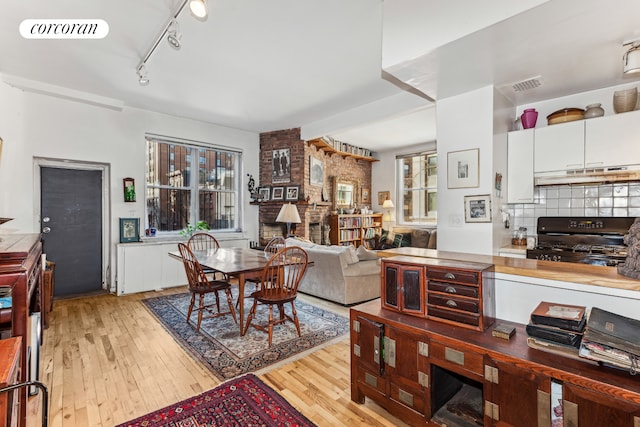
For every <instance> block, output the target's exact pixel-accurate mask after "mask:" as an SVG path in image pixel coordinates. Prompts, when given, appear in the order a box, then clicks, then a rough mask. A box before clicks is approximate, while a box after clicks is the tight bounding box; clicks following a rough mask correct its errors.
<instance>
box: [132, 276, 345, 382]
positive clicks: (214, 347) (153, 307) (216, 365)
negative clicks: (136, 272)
mask: <svg viewBox="0 0 640 427" xmlns="http://www.w3.org/2000/svg"><path fill="white" fill-rule="evenodd" d="M237 291H238V289H237V287H234V288H233V292H234V301H235V300H236V294H235V292H237ZM220 296H221V301H220V303H221V305H222V304H226V298H225V297H223V294H221V295H220ZM207 298H214V296H213V295H212V294H209V295H207ZM189 300H190V294H189V293H180V294H175V295H167V296H161V297H153V298H148V299H145V300H143V302H144V304H145V305H146V306H147V307H148V308H149V310H150V311H151V313H152V314H153V315H154V316H155V317H156V318H157V319H158V320H159V321H160V322H161V323H162V325H163V326H164V327H165V328H166V329H167V331H168V332H169V333H170V334H171V335H172V336H173V337H174V339H175V340H176V341H177V342H178V343H179V344H180V345H182V346H183V347H184V348H185V349H186V350H187V351H188V352H189V353H191V354H192V355H193V356H194V357H195V358H197V359H199V360H200V361H202V362H203V363H204V364H205V365H206V366H208V367H209V368H210V369H211V371H212V373H213V374H214V375H215V376H216V377H217V378H218V379H221V380H225V379H229V378H233V377H237V376H238V375H242V374H245V373H247V372H258V371H260V370H263V369H264V368H267V367H273V366H275V365H276V364H277V365H279V364H280V362H282V361H284V360H286V359H288V358H290V357H292V356H295V355H299V354H301V353H304V352H307V351H308V350H310V349H313V348H314V347H318V346H321V345H326V344H329V343H332V342H333V341H336V340H337V339H338V338H340V337H342V336H343V335H345V334H346V333H348V332H349V319H347V318H346V317H344V316H340V315H338V314H336V313H332V312H331V311H327V310H323V309H321V308H319V307H317V306H314V305H312V304H309V303H307V302H305V301H302V300H301V299H300V298H298V299H297V300H296V303H295V304H296V311H297V312H298V319H299V321H300V332H301V337H298V334H297V332H296V327H295V325H294V324H293V323H292V322H286V323H284V324H281V325H277V326H275V327H274V329H273V344H272V346H271V347H269V345H268V336H267V334H266V333H264V332H262V331H259V330H257V329H255V328H253V327H251V328H249V330H248V331H247V333H246V335H245V336H243V337H241V336H240V328H239V326H238V324H237V323H235V322H234V321H233V318H232V317H231V316H230V315H229V316H221V317H217V318H213V319H204V320H203V321H202V325H201V327H200V332H196V328H195V323H196V320H197V318H196V314H195V313H194V314H192V315H191V322H190V323H187V322H186V318H187V310H188V307H189ZM251 304H252V300H250V299H247V300H245V318H246V314H247V313H248V312H249V308H250V307H251ZM285 309H286V312H287V313H288V314H290V313H291V305H290V304H288V305H287V306H285ZM277 313H278V310H277V308H276V309H274V315H277ZM267 317H268V307H267V306H262V305H260V306H258V311H257V317H256V318H255V319H254V320H253V321H254V322H258V324H265V323H266V320H267Z"/></svg>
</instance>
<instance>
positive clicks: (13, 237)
mask: <svg viewBox="0 0 640 427" xmlns="http://www.w3.org/2000/svg"><path fill="white" fill-rule="evenodd" d="M0 239H1V240H0V287H10V288H11V298H12V307H11V335H12V336H13V337H18V336H19V337H22V344H21V351H20V366H21V370H20V375H19V381H20V382H25V381H29V379H30V372H29V366H30V364H29V363H28V362H29V360H28V358H29V346H30V344H31V331H30V329H31V328H30V327H29V326H30V325H29V314H30V313H29V312H30V308H31V307H35V306H36V305H37V304H36V301H34V300H33V299H34V298H36V297H39V298H42V299H44V293H43V292H39V291H38V290H39V287H40V286H41V283H42V280H43V269H42V242H41V240H40V235H39V234H35V233H34V234H2V235H0ZM39 305H40V307H44V301H43V300H42V301H39ZM38 353H39V352H38V351H34V354H38ZM17 393H18V401H19V405H20V407H19V416H18V419H19V425H20V426H21V427H24V426H25V425H26V416H27V388H26V387H25V388H21V389H19V390H18V392H17Z"/></svg>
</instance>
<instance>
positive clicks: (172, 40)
mask: <svg viewBox="0 0 640 427" xmlns="http://www.w3.org/2000/svg"><path fill="white" fill-rule="evenodd" d="M181 38H182V34H181V33H180V25H179V24H178V21H176V20H175V19H172V20H171V24H169V29H168V31H167V41H168V42H169V46H171V47H172V48H174V49H175V50H180V46H181V45H180V39H181Z"/></svg>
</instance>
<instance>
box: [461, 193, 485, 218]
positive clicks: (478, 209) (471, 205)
mask: <svg viewBox="0 0 640 427" xmlns="http://www.w3.org/2000/svg"><path fill="white" fill-rule="evenodd" d="M464 221H465V222H491V195H490V194H483V195H481V196H464Z"/></svg>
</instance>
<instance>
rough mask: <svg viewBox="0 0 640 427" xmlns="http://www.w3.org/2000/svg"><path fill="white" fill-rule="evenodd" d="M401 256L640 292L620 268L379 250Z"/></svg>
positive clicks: (417, 250)
mask: <svg viewBox="0 0 640 427" xmlns="http://www.w3.org/2000/svg"><path fill="white" fill-rule="evenodd" d="M399 255H406V256H417V257H426V258H439V259H450V260H457V261H468V262H481V263H486V264H493V265H494V266H495V271H496V273H503V274H513V275H517V276H525V277H535V278H539V279H547V280H557V281H562V282H574V283H581V284H585V285H592V286H602V287H609V288H616V289H624V290H629V291H640V281H639V280H635V279H632V278H629V277H626V276H623V275H621V274H618V270H617V269H616V267H603V266H594V265H589V264H579V263H569V262H554V261H542V260H536V259H527V258H510V257H501V256H492V255H478V254H469V253H462V252H448V251H440V250H435V249H421V248H412V247H401V248H393V249H383V250H380V251H378V256H379V257H392V256H399Z"/></svg>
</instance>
